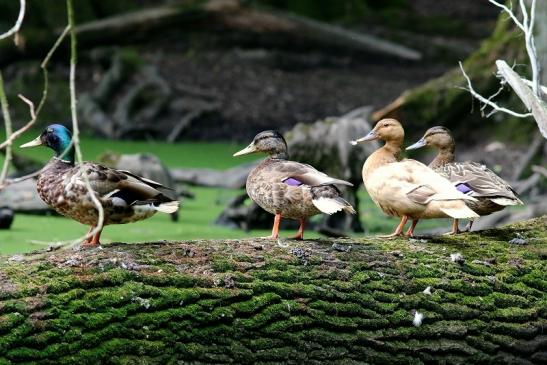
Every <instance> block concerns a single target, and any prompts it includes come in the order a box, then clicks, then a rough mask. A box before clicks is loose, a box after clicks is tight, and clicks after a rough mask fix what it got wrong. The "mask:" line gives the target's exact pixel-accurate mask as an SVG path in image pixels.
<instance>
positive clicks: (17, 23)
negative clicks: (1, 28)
mask: <svg viewBox="0 0 547 365" xmlns="http://www.w3.org/2000/svg"><path fill="white" fill-rule="evenodd" d="M25 2H26V1H25V0H19V16H18V17H17V20H16V21H15V24H14V25H13V27H11V29H10V30H8V31H7V32H5V33H2V34H0V40H2V39H5V38H8V37H11V36H12V35H14V34H15V33H17V32H18V31H19V29H21V25H22V24H23V19H24V18H25V8H26V4H25Z"/></svg>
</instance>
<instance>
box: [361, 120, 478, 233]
mask: <svg viewBox="0 0 547 365" xmlns="http://www.w3.org/2000/svg"><path fill="white" fill-rule="evenodd" d="M404 136H405V132H404V129H403V127H402V125H401V123H399V122H398V121H397V120H395V119H382V120H381V121H379V122H378V123H377V124H376V126H375V127H374V128H373V129H372V131H370V133H369V134H368V135H366V136H365V137H363V138H360V139H358V140H356V141H352V144H357V143H361V142H366V141H372V140H377V139H379V140H382V141H384V142H385V144H384V146H383V147H381V148H379V149H378V150H376V151H374V153H372V154H371V155H370V156H369V157H368V158H367V160H366V161H365V164H364V165H363V182H364V183H365V188H366V189H367V191H368V193H369V195H370V197H371V198H372V200H373V201H374V203H375V204H376V205H377V206H378V207H379V208H380V209H381V210H382V211H383V212H384V213H385V214H387V215H391V216H396V217H400V218H401V221H400V223H399V225H398V226H397V228H396V229H395V231H394V232H393V233H392V234H390V235H388V236H383V237H394V236H400V235H402V234H403V229H404V226H405V224H406V222H407V221H408V219H412V225H411V226H410V228H409V229H408V231H407V232H406V235H407V236H413V235H414V228H415V227H416V224H417V223H418V220H419V219H424V218H449V217H452V218H474V217H478V216H477V214H476V213H475V212H473V211H472V210H471V209H469V208H468V207H467V206H466V205H465V201H467V200H475V199H474V198H472V197H469V196H467V195H465V194H463V193H461V192H459V191H458V190H457V189H456V188H455V187H454V186H453V185H452V184H451V183H450V181H448V180H447V179H446V178H444V177H442V176H440V175H439V174H437V173H436V172H435V171H433V170H432V169H430V168H429V167H427V166H426V165H424V164H422V163H421V162H418V161H416V160H410V159H404V160H400V159H399V155H400V152H401V148H402V145H403V140H404Z"/></svg>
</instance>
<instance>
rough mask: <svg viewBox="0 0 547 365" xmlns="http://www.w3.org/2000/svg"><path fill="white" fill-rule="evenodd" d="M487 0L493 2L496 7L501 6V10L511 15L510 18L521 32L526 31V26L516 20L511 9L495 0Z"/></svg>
mask: <svg viewBox="0 0 547 365" xmlns="http://www.w3.org/2000/svg"><path fill="white" fill-rule="evenodd" d="M488 1H489V2H490V3H491V4H494V5H496V6H497V7H498V8H501V9H502V10H503V11H505V12H506V13H507V15H509V16H510V17H511V19H512V20H513V23H515V24H516V25H517V27H519V28H520V29H521V30H522V31H523V32H525V31H526V28H524V25H523V24H522V23H521V22H520V21H519V20H518V18H517V17H516V15H515V13H513V9H509V8H508V7H507V6H505V5H503V4H500V3H498V2H497V1H496V0H488Z"/></svg>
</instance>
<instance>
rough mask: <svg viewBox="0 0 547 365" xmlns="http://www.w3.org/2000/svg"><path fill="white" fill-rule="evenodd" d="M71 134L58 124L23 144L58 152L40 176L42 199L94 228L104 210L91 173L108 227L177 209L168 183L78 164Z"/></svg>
mask: <svg viewBox="0 0 547 365" xmlns="http://www.w3.org/2000/svg"><path fill="white" fill-rule="evenodd" d="M71 139H72V136H71V134H70V131H69V130H68V129H67V128H65V127H64V126H62V125H59V124H52V125H50V126H48V127H47V128H46V129H45V130H44V131H43V132H42V134H41V135H40V136H39V137H38V138H36V139H35V140H33V141H31V142H28V143H26V144H24V145H23V146H21V147H23V148H26V147H34V146H46V147H49V148H51V149H53V150H54V151H55V157H53V158H52V159H51V160H50V161H49V162H48V163H47V165H46V166H44V168H43V169H42V170H41V172H40V174H39V176H38V181H37V190H38V194H39V195H40V197H41V198H42V200H43V201H44V202H45V203H46V204H48V205H49V206H51V207H52V208H53V209H55V210H56V211H57V212H59V213H60V214H62V215H64V216H67V217H69V218H72V219H74V220H76V221H78V222H80V223H83V224H87V225H89V226H91V227H92V228H93V227H94V226H96V225H97V224H98V221H99V210H98V209H97V207H96V206H95V204H94V203H93V200H92V195H90V194H91V193H90V192H89V191H88V189H87V187H86V182H85V178H86V177H87V180H88V181H89V184H90V187H91V190H92V194H94V196H95V197H96V198H97V200H98V201H99V202H100V204H101V207H102V209H103V212H104V220H103V226H106V225H109V224H124V223H129V222H135V221H139V220H142V219H146V218H148V217H151V216H152V215H154V213H155V212H156V211H161V212H165V213H173V212H175V211H176V210H177V209H178V205H179V202H178V201H177V200H173V199H171V198H169V197H167V196H165V195H164V194H163V193H162V192H161V191H160V190H159V189H161V188H165V187H164V186H162V185H161V184H159V183H157V182H155V181H152V180H148V179H145V178H142V177H140V176H137V175H134V174H132V173H131V172H129V171H123V170H117V169H113V168H109V167H106V166H103V165H100V164H97V163H92V162H84V163H83V164H82V165H76V164H75V163H74V149H73V147H72V145H71V143H70V141H71ZM101 231H102V227H101V229H99V230H98V231H97V232H96V233H95V234H94V235H93V237H90V238H88V239H87V243H90V244H92V245H93V244H98V243H99V238H100V235H101Z"/></svg>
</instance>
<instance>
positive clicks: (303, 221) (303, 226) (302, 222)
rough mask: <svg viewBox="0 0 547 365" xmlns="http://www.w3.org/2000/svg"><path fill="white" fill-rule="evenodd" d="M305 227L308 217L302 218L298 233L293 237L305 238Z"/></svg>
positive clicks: (294, 238)
mask: <svg viewBox="0 0 547 365" xmlns="http://www.w3.org/2000/svg"><path fill="white" fill-rule="evenodd" d="M305 228H306V218H300V228H298V233H297V234H296V236H294V237H292V239H293V240H303V239H304V229H305Z"/></svg>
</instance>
